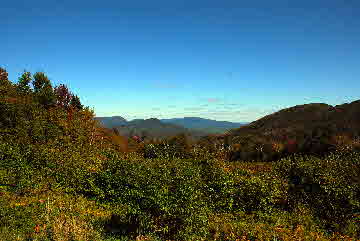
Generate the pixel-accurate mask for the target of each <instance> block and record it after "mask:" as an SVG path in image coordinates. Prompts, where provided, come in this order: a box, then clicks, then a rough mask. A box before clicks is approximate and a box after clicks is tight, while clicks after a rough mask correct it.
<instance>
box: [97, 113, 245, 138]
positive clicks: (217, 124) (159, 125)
mask: <svg viewBox="0 0 360 241" xmlns="http://www.w3.org/2000/svg"><path fill="white" fill-rule="evenodd" d="M95 119H96V120H98V121H100V123H101V124H102V125H103V126H104V127H106V128H110V129H112V128H115V129H117V130H118V131H119V133H120V134H121V135H124V136H132V135H139V136H147V137H160V138H162V137H169V136H173V135H177V134H180V133H185V134H187V135H189V136H192V137H195V138H196V137H201V136H206V135H209V134H222V133H224V132H226V131H228V130H230V129H233V128H238V127H240V126H243V125H245V124H246V123H233V122H228V121H216V120H210V119H204V118H199V117H185V118H173V119H161V120H159V119H156V118H150V119H146V120H144V119H135V120H131V121H127V120H126V119H125V118H123V117H121V116H112V117H95Z"/></svg>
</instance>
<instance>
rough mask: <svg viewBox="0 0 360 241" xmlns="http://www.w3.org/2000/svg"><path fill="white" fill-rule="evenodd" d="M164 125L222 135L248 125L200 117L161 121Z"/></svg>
mask: <svg viewBox="0 0 360 241" xmlns="http://www.w3.org/2000/svg"><path fill="white" fill-rule="evenodd" d="M161 121H162V122H164V123H172V124H176V125H180V126H183V127H185V128H188V129H191V130H198V131H202V132H206V133H209V134H222V133H224V132H226V131H228V130H230V129H234V128H239V127H240V126H243V125H246V124H248V123H247V122H238V123H236V122H229V121H216V120H210V119H205V118H200V117H184V118H172V119H161Z"/></svg>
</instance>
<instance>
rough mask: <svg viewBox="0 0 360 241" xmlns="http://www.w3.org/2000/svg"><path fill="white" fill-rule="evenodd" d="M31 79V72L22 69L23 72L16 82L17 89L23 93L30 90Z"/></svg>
mask: <svg viewBox="0 0 360 241" xmlns="http://www.w3.org/2000/svg"><path fill="white" fill-rule="evenodd" d="M31 80H32V77H31V73H30V72H27V71H25V70H24V73H23V74H22V75H21V77H20V78H19V82H18V83H17V89H18V90H19V91H20V92H23V93H29V92H30V91H31V88H30V82H31Z"/></svg>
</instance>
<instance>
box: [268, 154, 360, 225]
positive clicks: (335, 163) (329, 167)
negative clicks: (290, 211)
mask: <svg viewBox="0 0 360 241" xmlns="http://www.w3.org/2000/svg"><path fill="white" fill-rule="evenodd" d="M274 172H275V175H277V176H278V177H280V178H282V179H285V180H286V179H287V180H288V183H289V186H288V190H289V192H288V195H289V197H288V198H289V201H290V205H292V208H295V207H296V206H297V205H298V204H302V205H307V206H309V207H310V208H311V210H312V211H313V213H314V215H315V216H316V217H318V218H319V219H320V220H321V222H322V223H323V225H322V226H323V228H324V229H325V230H328V231H329V232H346V231H345V230H347V229H348V228H347V227H348V225H349V224H348V223H347V222H348V220H353V215H354V214H355V212H356V211H358V210H360V203H359V189H360V183H359V175H360V174H359V173H360V156H359V153H347V154H346V153H332V154H329V155H328V156H327V157H326V158H324V159H320V158H316V157H312V156H299V155H294V156H292V157H288V158H284V159H282V160H281V161H279V162H278V163H276V164H275V165H274ZM359 230H360V229H359V225H358V226H357V232H359Z"/></svg>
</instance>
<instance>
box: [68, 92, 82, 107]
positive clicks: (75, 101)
mask: <svg viewBox="0 0 360 241" xmlns="http://www.w3.org/2000/svg"><path fill="white" fill-rule="evenodd" d="M70 105H71V106H73V107H75V108H76V109H78V110H82V109H83V108H84V106H83V105H82V104H81V102H80V98H79V97H78V96H77V95H72V98H71V101H70Z"/></svg>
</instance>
